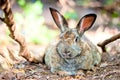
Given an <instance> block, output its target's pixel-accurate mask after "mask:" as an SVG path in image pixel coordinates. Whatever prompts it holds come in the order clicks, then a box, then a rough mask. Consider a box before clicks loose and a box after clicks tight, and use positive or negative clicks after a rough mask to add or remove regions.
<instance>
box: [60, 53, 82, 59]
mask: <svg viewBox="0 0 120 80" xmlns="http://www.w3.org/2000/svg"><path fill="white" fill-rule="evenodd" d="M79 55H80V53H76V54H75V53H71V52H67V53H66V52H63V53H62V54H61V53H60V56H61V57H62V58H66V59H73V58H75V57H77V56H79Z"/></svg>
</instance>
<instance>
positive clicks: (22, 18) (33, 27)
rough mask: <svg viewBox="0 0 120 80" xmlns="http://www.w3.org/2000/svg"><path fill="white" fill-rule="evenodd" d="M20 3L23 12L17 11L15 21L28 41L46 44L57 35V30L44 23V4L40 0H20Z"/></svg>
mask: <svg viewBox="0 0 120 80" xmlns="http://www.w3.org/2000/svg"><path fill="white" fill-rule="evenodd" d="M18 4H19V5H20V7H21V8H22V10H23V12H22V13H15V21H16V22H17V25H18V26H19V30H21V32H22V33H23V34H24V36H25V37H26V39H27V40H28V41H30V42H33V43H35V44H44V43H48V42H49V40H50V39H52V38H53V37H55V36H56V34H57V32H56V31H53V30H49V29H48V28H47V27H46V26H45V25H44V18H43V17H42V16H41V13H42V11H43V10H42V8H43V4H42V3H41V2H40V0H36V1H35V2H34V3H32V2H30V1H26V0H18Z"/></svg>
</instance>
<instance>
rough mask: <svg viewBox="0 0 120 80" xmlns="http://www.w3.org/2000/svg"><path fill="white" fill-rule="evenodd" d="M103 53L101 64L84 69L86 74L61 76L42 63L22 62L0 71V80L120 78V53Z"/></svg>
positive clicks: (107, 79) (109, 79) (115, 79)
mask: <svg viewBox="0 0 120 80" xmlns="http://www.w3.org/2000/svg"><path fill="white" fill-rule="evenodd" d="M103 55H104V57H103V59H102V62H101V64H100V65H99V66H98V67H95V69H96V70H95V71H84V75H83V74H81V75H76V76H62V77H61V76H59V75H57V74H53V73H51V72H50V70H49V68H48V67H46V65H44V64H42V63H37V64H36V63H29V62H21V63H19V64H15V65H14V66H13V68H12V69H10V70H7V71H4V72H2V73H0V80H120V53H117V54H114V55H113V56H111V57H110V56H109V55H108V54H107V53H103ZM108 56H109V57H108Z"/></svg>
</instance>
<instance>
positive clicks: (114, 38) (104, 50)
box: [97, 33, 120, 52]
mask: <svg viewBox="0 0 120 80" xmlns="http://www.w3.org/2000/svg"><path fill="white" fill-rule="evenodd" d="M117 39H120V33H118V34H117V35H114V36H112V37H111V38H109V39H106V40H105V41H103V42H101V43H98V44H97V45H98V46H99V47H101V49H102V51H103V52H106V49H105V46H106V45H107V44H109V43H111V42H113V41H115V40H117Z"/></svg>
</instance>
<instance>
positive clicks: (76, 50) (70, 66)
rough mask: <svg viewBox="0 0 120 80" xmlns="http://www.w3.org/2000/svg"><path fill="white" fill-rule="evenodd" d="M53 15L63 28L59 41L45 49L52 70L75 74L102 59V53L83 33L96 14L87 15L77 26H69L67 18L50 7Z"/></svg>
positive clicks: (59, 72) (92, 66)
mask: <svg viewBox="0 0 120 80" xmlns="http://www.w3.org/2000/svg"><path fill="white" fill-rule="evenodd" d="M50 11H51V14H52V17H53V19H54V21H55V23H56V25H57V26H58V28H59V29H60V30H61V34H60V36H59V40H58V42H54V43H53V44H50V45H49V46H48V47H47V49H46V51H45V58H44V60H45V64H46V65H47V66H49V67H50V69H51V72H53V73H58V74H62V73H63V74H67V75H75V74H77V71H78V70H81V69H84V70H90V69H93V68H94V65H98V64H99V63H100V61H101V54H100V53H99V52H98V50H97V49H96V46H95V45H93V44H92V43H91V42H90V41H89V40H88V39H87V38H86V37H85V36H84V35H83V34H84V32H85V31H86V30H88V29H89V28H90V27H91V26H92V25H93V23H94V22H95V20H96V15H95V14H88V15H85V16H84V17H82V18H81V19H80V21H79V22H78V24H77V27H76V28H72V29H70V28H68V24H67V21H66V20H65V18H64V17H63V16H62V15H61V14H60V13H59V12H58V11H57V10H55V9H53V8H50Z"/></svg>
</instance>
